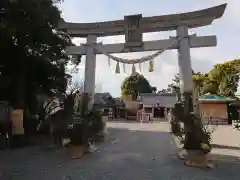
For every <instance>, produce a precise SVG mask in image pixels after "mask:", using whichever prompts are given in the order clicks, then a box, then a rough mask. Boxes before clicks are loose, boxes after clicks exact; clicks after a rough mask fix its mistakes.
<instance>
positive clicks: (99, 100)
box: [94, 92, 124, 108]
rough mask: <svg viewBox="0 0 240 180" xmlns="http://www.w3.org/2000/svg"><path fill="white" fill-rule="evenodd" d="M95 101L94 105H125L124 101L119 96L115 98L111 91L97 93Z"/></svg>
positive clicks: (108, 106)
mask: <svg viewBox="0 0 240 180" xmlns="http://www.w3.org/2000/svg"><path fill="white" fill-rule="evenodd" d="M94 101H95V103H94V106H95V107H101V108H110V107H116V106H123V105H124V103H121V102H120V100H118V99H117V98H113V97H112V95H111V94H110V93H109V92H104V93H96V94H95V96H94Z"/></svg>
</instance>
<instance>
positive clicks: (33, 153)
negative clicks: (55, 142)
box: [0, 122, 240, 180]
mask: <svg viewBox="0 0 240 180" xmlns="http://www.w3.org/2000/svg"><path fill="white" fill-rule="evenodd" d="M108 126H109V136H108V139H107V141H106V142H104V143H102V144H100V145H99V150H98V151H97V152H95V153H93V154H89V155H86V156H84V157H83V158H82V159H79V160H71V159H69V158H68V157H67V156H66V154H67V153H66V150H63V149H61V150H59V149H57V148H54V147H34V148H26V149H20V150H12V151H0V180H238V179H239V177H240V164H239V163H234V162H231V163H230V162H224V163H221V164H220V165H219V166H218V167H217V168H216V169H213V170H201V169H196V168H190V167H186V166H184V165H183V162H182V161H181V160H179V158H178V157H177V149H176V147H175V146H174V145H173V143H172V141H171V136H170V134H169V132H168V131H169V129H167V128H168V127H167V126H166V124H164V123H152V124H139V123H118V122H110V123H108Z"/></svg>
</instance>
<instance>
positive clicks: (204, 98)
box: [198, 94, 235, 102]
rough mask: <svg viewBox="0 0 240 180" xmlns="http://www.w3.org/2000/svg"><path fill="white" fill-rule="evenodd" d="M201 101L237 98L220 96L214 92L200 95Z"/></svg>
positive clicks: (221, 100) (222, 100) (230, 100)
mask: <svg viewBox="0 0 240 180" xmlns="http://www.w3.org/2000/svg"><path fill="white" fill-rule="evenodd" d="M198 101H199V102H233V101H235V99H232V98H228V97H224V96H218V95H214V94H205V95H202V96H200V97H199V99H198Z"/></svg>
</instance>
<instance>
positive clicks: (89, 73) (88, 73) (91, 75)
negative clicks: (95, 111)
mask: <svg viewBox="0 0 240 180" xmlns="http://www.w3.org/2000/svg"><path fill="white" fill-rule="evenodd" d="M95 43H97V36H94V35H89V36H87V44H86V46H85V48H86V62H85V77H84V78H85V80H84V92H86V93H88V94H89V95H91V96H92V97H93V95H94V93H95V92H94V90H95V78H96V77H95V76H96V54H95V50H94V48H93V47H92V46H91V45H90V44H95Z"/></svg>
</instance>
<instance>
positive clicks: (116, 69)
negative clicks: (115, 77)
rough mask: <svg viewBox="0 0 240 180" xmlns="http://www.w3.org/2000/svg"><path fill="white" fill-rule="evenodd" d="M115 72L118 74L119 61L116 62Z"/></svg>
mask: <svg viewBox="0 0 240 180" xmlns="http://www.w3.org/2000/svg"><path fill="white" fill-rule="evenodd" d="M115 73H116V74H120V65H119V62H117V65H116V70H115Z"/></svg>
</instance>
